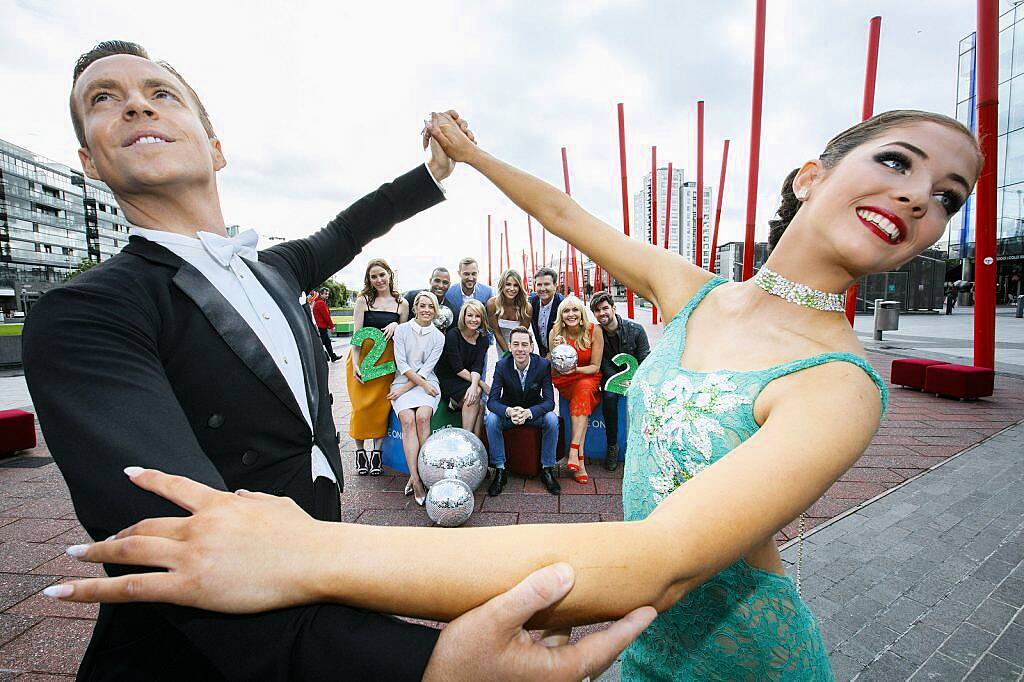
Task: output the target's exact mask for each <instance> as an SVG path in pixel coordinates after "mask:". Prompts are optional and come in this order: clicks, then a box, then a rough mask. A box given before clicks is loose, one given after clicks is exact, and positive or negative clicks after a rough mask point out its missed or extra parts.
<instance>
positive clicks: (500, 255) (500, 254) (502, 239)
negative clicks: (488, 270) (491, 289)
mask: <svg viewBox="0 0 1024 682" xmlns="http://www.w3.org/2000/svg"><path fill="white" fill-rule="evenodd" d="M504 243H505V235H503V234H502V233H501V232H499V233H498V273H499V275H500V273H502V272H505V267H504V266H503V265H502V262H503V261H502V258H504V257H505V256H504V253H503V252H502V245H503V244H504ZM487 286H492V285H490V284H488V285H487Z"/></svg>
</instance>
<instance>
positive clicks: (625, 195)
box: [618, 0, 764, 320]
mask: <svg viewBox="0 0 1024 682" xmlns="http://www.w3.org/2000/svg"><path fill="white" fill-rule="evenodd" d="M761 2H764V0H761ZM618 110H619V172H620V173H621V175H622V231H623V232H624V233H625V235H626V236H627V237H628V236H629V190H628V189H627V188H626V120H625V118H624V114H623V111H622V102H619V105H618ZM626 317H628V318H629V319H631V320H632V319H633V292H632V291H630V290H629V289H626Z"/></svg>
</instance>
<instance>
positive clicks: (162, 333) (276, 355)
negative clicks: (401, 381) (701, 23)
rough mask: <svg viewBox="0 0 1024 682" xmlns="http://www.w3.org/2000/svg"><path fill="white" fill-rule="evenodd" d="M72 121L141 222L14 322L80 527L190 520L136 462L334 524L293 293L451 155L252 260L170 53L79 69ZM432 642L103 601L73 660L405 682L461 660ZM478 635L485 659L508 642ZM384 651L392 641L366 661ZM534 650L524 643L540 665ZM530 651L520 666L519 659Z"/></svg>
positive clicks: (95, 57) (355, 248) (124, 49)
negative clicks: (230, 218)
mask: <svg viewBox="0 0 1024 682" xmlns="http://www.w3.org/2000/svg"><path fill="white" fill-rule="evenodd" d="M274 87H276V84H274V83H268V84H267V88H268V90H269V89H271V88H274ZM255 101H256V102H258V98H256V100H255ZM71 113H72V121H73V123H74V127H75V132H76V134H77V136H78V138H79V141H80V143H81V149H80V150H79V156H80V158H81V161H82V165H83V168H84V170H85V173H86V175H88V176H89V177H90V178H95V179H99V180H102V181H104V182H106V184H107V185H109V186H110V188H111V190H112V191H113V192H114V194H115V196H116V197H117V200H118V203H119V205H120V206H121V207H122V208H123V209H124V211H125V215H126V217H127V218H128V220H129V221H130V222H131V223H132V224H133V225H134V226H135V228H134V229H133V230H132V234H131V238H130V241H129V244H128V245H127V246H126V247H125V248H124V250H123V251H122V252H121V253H120V254H118V255H117V256H114V257H113V258H110V259H108V260H107V261H105V262H103V263H101V264H100V265H98V266H97V267H95V268H92V269H91V270H90V271H89V272H87V273H83V274H82V275H81V276H79V277H76V278H75V279H74V280H72V281H71V282H69V283H68V284H67V285H65V286H63V287H59V288H57V289H54V290H52V291H50V292H48V293H47V294H46V295H45V296H43V298H42V299H41V300H40V301H39V302H38V303H37V304H36V306H35V307H34V308H33V311H32V315H31V316H30V317H29V319H28V320H27V322H26V325H25V330H24V365H25V375H26V380H27V383H28V386H29V389H30V391H31V393H32V397H33V401H34V404H35V406H36V409H37V415H38V417H39V420H40V425H41V427H42V430H43V433H44V435H45V438H46V441H47V445H48V446H49V448H50V451H51V453H52V454H53V457H54V459H55V461H56V462H57V464H58V466H59V467H60V469H61V472H62V473H63V475H64V478H65V480H66V482H67V484H68V487H69V489H70V491H71V495H72V498H73V500H74V502H75V509H76V512H77V514H78V516H79V519H80V520H81V522H82V524H83V526H84V527H85V528H86V530H87V531H88V532H89V533H90V535H91V536H92V537H93V538H94V539H102V538H105V537H107V536H108V535H111V534H113V533H116V532H118V531H119V530H121V529H123V528H125V527H128V526H130V525H132V524H135V523H137V522H139V521H141V520H143V519H146V518H153V517H166V516H177V515H181V514H182V513H183V512H182V510H181V509H179V508H177V507H175V506H174V505H172V504H170V503H169V502H167V501H165V500H163V499H162V498H159V497H157V496H154V495H151V494H149V493H146V492H144V491H142V490H141V489H139V488H137V487H135V486H133V485H131V483H130V482H129V481H128V480H127V479H126V478H125V476H124V475H123V474H122V473H121V472H122V470H123V469H124V468H125V467H128V466H142V467H149V468H155V469H162V470H164V471H167V472H169V473H174V474H179V475H182V476H186V477H189V478H192V479H195V480H198V481H201V482H203V483H205V484H207V485H210V486H213V487H215V488H218V489H220V490H235V489H238V488H243V487H244V488H246V489H249V490H252V491H259V492H264V493H270V494H273V495H280V496H287V497H290V498H292V499H293V500H294V501H295V502H296V503H297V504H298V505H299V506H300V507H302V508H303V509H304V510H305V511H306V512H307V513H309V514H311V515H312V516H314V517H315V518H318V519H321V520H324V521H338V520H340V505H339V499H338V492H339V484H340V483H342V482H343V481H342V468H341V460H340V453H339V448H338V442H339V436H338V434H337V431H336V430H335V428H334V424H333V420H332V418H331V410H330V405H331V403H332V402H333V398H332V396H330V394H329V393H328V391H327V364H326V356H325V354H324V353H323V352H322V351H320V349H319V343H318V341H317V339H316V337H315V336H314V332H313V324H312V322H311V320H310V311H309V309H308V306H306V305H305V303H304V298H300V297H301V295H302V292H304V291H308V290H310V289H312V288H313V287H315V286H317V285H319V284H320V283H321V282H323V281H324V280H325V279H327V278H328V277H329V276H330V275H332V274H333V273H334V272H336V271H337V270H340V269H341V268H342V267H343V266H344V265H345V264H347V263H348V262H349V261H351V259H352V258H353V257H354V256H355V254H357V253H358V252H359V251H360V250H361V249H362V247H363V246H365V245H366V244H367V243H368V242H369V241H371V240H372V239H373V238H375V237H377V236H380V235H381V234H384V233H385V232H387V230H389V229H390V228H391V227H392V226H393V225H394V224H396V223H398V222H401V221H402V220H405V219H407V218H409V217H411V216H413V215H415V214H416V213H417V212H419V211H421V210H424V209H426V208H428V207H430V206H432V205H434V204H436V203H438V202H439V201H441V200H442V199H443V193H442V191H441V189H440V186H439V184H438V183H439V182H440V181H441V180H443V179H444V178H445V177H447V176H448V174H450V173H451V171H452V168H453V167H454V163H453V162H451V161H450V160H449V159H448V158H447V157H446V156H445V155H444V153H443V152H441V151H440V149H439V148H437V147H436V146H434V147H432V149H431V156H430V160H429V161H428V162H427V164H425V165H424V166H420V167H418V168H416V169H414V170H412V171H410V172H409V173H406V174H404V175H402V176H399V177H398V178H396V179H395V180H394V181H393V182H391V183H387V184H385V185H382V186H381V187H380V188H379V189H378V190H376V191H374V192H372V193H370V194H368V195H366V196H365V197H363V198H362V199H359V200H358V201H356V202H355V203H354V204H352V206H350V207H349V208H348V209H346V210H345V211H342V212H341V213H340V214H338V216H337V217H336V218H335V219H333V220H332V221H330V222H329V223H328V224H327V226H326V227H324V228H323V229H321V230H320V231H318V232H316V233H315V234H313V235H311V236H309V237H307V238H305V239H298V240H294V241H290V242H286V243H283V244H277V245H274V246H272V247H270V248H268V249H266V250H264V251H260V252H258V253H257V252H256V249H255V247H256V243H257V236H256V234H255V233H254V232H252V231H250V232H247V233H243V234H241V235H239V236H237V237H234V238H228V237H226V236H225V228H224V218H223V215H222V212H221V206H220V198H219V194H218V190H217V182H216V172H217V171H218V170H220V169H222V168H223V167H224V166H225V164H226V160H225V156H224V154H223V152H222V148H221V143H220V141H219V140H218V139H217V137H216V135H215V133H214V131H213V126H212V124H211V122H210V119H209V117H208V115H207V113H206V110H205V108H204V107H203V105H202V103H201V102H200V100H199V98H198V96H197V95H196V93H195V92H194V91H193V90H192V88H191V87H189V86H188V84H187V83H186V82H185V81H184V79H182V78H181V76H180V75H178V73H177V72H176V71H174V70H173V69H172V68H171V67H170V66H169V65H166V64H163V63H160V62H154V61H152V60H151V59H149V56H148V54H147V53H146V52H145V50H144V49H142V48H141V47H140V46H138V45H135V44H133V43H124V42H121V41H109V42H106V43H101V44H100V45H97V47H96V48H94V49H93V50H91V51H90V52H88V53H86V54H85V55H83V56H82V58H81V59H80V60H79V61H78V63H77V64H76V67H75V69H74V85H73V88H72V94H71ZM460 125H462V126H464V122H460ZM129 283H130V284H131V286H132V290H133V295H132V296H131V297H125V296H124V295H123V291H124V287H125V286H126V285H127V284H129ZM106 570H107V573H108V574H110V575H114V576H116V575H121V574H125V573H130V572H132V571H137V570H139V569H138V568H137V567H128V566H116V565H107V566H106ZM51 592H53V595H52V596H70V595H69V594H66V593H65V592H66V590H65V589H64V588H61V587H57V588H55V591H54V590H51ZM538 608H541V607H538ZM526 617H528V616H524V620H525V618H526ZM494 618H495V614H494V612H493V609H492V610H491V611H488V610H487V609H486V608H485V607H481V609H477V610H475V611H473V612H470V613H468V614H466V615H465V616H463V618H461V619H459V620H460V621H462V622H463V623H465V622H467V621H468V622H469V624H470V629H469V631H473V630H474V629H473V627H472V622H473V620H474V619H480V621H481V622H482V623H491V622H493V620H494ZM520 625H521V623H520ZM437 636H438V635H437V632H436V631H433V630H430V629H428V628H422V627H419V626H414V625H411V624H409V623H405V622H401V621H397V620H395V619H392V618H388V617H386V616H382V615H379V614H372V613H367V612H363V611H358V610H355V609H351V608H347V607H344V606H340V605H318V606H313V607H306V608H293V609H282V610H277V611H272V612H268V613H263V614H251V615H231V616H228V615H223V614H218V613H212V612H203V611H198V610H195V609H184V608H181V607H177V606H173V605H169V604H153V603H139V604H104V605H103V606H102V607H101V609H100V614H99V617H98V620H97V624H96V628H95V630H94V633H93V639H92V642H91V643H90V647H89V650H88V651H87V653H86V656H85V658H84V660H83V661H82V665H81V668H80V670H79V673H80V676H81V677H82V678H90V679H98V678H103V679H153V678H156V677H160V678H162V679H261V680H266V679H271V680H285V679H319V678H326V677H328V676H331V677H340V678H343V679H345V678H349V679H370V678H373V679H418V678H420V677H421V676H422V675H423V674H424V671H425V670H426V667H427V664H428V663H430V664H431V670H432V672H433V673H434V674H437V675H441V676H444V675H446V674H447V675H456V674H457V672H456V671H455V670H454V669H453V670H448V669H447V668H446V667H445V666H446V665H452V663H451V661H454V660H457V659H458V656H455V655H453V652H452V651H450V649H451V648H452V645H451V644H449V645H447V647H448V648H447V649H446V648H445V646H444V645H441V646H436V649H435V645H437ZM495 637H497V634H495ZM446 641H447V640H446ZM481 644H482V645H483V646H484V648H485V649H487V650H488V651H490V652H491V654H492V655H493V659H491V660H493V661H495V662H496V663H495V665H496V666H497V665H498V664H497V661H500V660H501V659H502V656H501V654H502V652H503V651H504V650H505V649H506V648H507V647H508V646H509V640H507V639H494V641H485V642H481ZM381 645H386V646H387V647H388V649H390V650H391V651H393V652H396V653H398V654H400V655H390V656H380V655H378V652H379V648H380V646H381ZM545 660H549V659H548V657H546V656H544V655H543V652H538V653H537V654H536V662H537V665H538V666H540V665H542V663H543V661H545ZM532 661H533V659H531V658H530V656H525V657H523V658H522V659H521V663H522V664H523V665H526V666H527V668H526V670H529V669H530V668H529V667H528V666H529V664H530V663H531V662H532ZM540 669H541V668H539V667H538V668H537V670H538V671H539V670H540ZM498 670H499V669H497V668H496V670H495V671H494V672H495V674H497V673H498ZM500 670H502V671H503V669H500ZM539 675H540V673H539V672H537V674H536V675H534V676H535V677H536V676H539ZM493 676H494V675H485V677H493ZM528 676H529V675H528Z"/></svg>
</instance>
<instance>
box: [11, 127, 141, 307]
mask: <svg viewBox="0 0 1024 682" xmlns="http://www.w3.org/2000/svg"><path fill="white" fill-rule="evenodd" d="M128 229H129V226H128V221H127V220H125V218H124V213H123V212H122V211H121V209H120V207H119V206H118V205H117V202H116V201H115V200H114V195H113V194H112V193H111V192H110V189H109V188H108V187H107V186H106V185H105V184H103V183H102V182H97V181H96V180H91V179H89V178H86V177H85V176H84V175H83V174H82V172H81V171H78V170H75V169H73V168H71V167H70V166H65V165H64V164H60V163H56V162H54V161H50V160H49V159H46V158H44V157H41V156H39V155H38V154H34V153H33V152H31V151H29V150H27V149H24V148H22V147H19V146H17V145H14V144H11V143H9V142H5V141H3V140H0V310H3V311H5V312H11V311H15V310H21V311H24V310H26V309H27V308H28V307H30V306H31V305H32V302H33V301H35V300H37V299H38V298H39V297H40V296H41V295H42V294H43V292H45V291H46V290H47V289H50V288H52V287H54V286H56V285H58V284H60V283H61V282H63V281H64V280H65V279H66V277H67V275H68V274H69V273H70V272H71V271H72V270H74V269H75V268H77V267H78V265H79V264H80V263H81V262H82V261H83V260H85V259H89V260H92V261H96V262H100V261H104V260H106V259H107V258H110V257H111V256H113V255H114V254H116V253H118V252H119V251H120V250H121V248H122V247H123V246H124V245H125V244H127V243H128Z"/></svg>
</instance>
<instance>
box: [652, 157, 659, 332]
mask: <svg viewBox="0 0 1024 682" xmlns="http://www.w3.org/2000/svg"><path fill="white" fill-rule="evenodd" d="M651 245H652V246H657V245H658V146H657V145H652V146H651ZM651 324H658V306H656V305H654V301H651Z"/></svg>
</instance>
